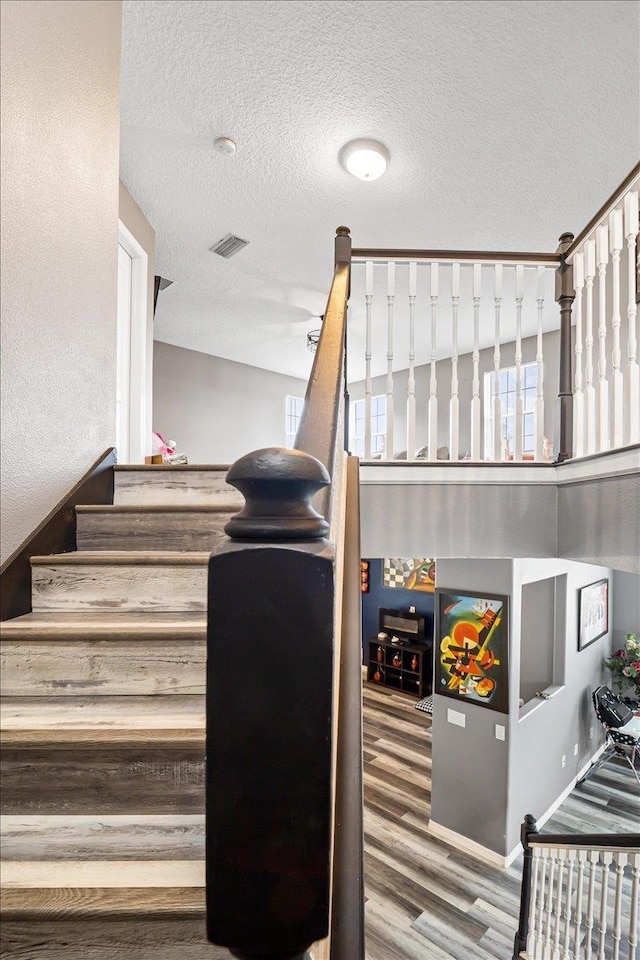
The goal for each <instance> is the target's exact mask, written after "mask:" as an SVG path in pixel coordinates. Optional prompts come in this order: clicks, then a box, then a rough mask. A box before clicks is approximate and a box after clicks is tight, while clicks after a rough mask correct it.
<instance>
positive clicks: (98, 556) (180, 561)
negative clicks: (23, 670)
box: [31, 541, 226, 567]
mask: <svg viewBox="0 0 640 960" xmlns="http://www.w3.org/2000/svg"><path fill="white" fill-rule="evenodd" d="M223 545H226V541H224V542H223V544H221V545H220V546H219V547H218V549H220V550H221V549H222V546H223ZM212 552H213V551H211V550H209V551H206V552H204V551H198V552H191V551H186V550H185V551H179V550H166V551H165V550H77V551H74V552H73V553H53V554H51V555H49V556H42V557H31V565H32V566H47V567H48V566H72V565H76V564H77V565H79V566H80V565H81V566H90V565H98V566H117V565H119V564H125V565H129V566H130V565H137V566H158V567H160V566H167V567H172V566H183V567H186V566H192V567H197V566H206V564H207V562H208V560H209V557H210V556H211V553H212Z"/></svg>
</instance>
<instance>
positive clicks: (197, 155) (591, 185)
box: [121, 0, 640, 379]
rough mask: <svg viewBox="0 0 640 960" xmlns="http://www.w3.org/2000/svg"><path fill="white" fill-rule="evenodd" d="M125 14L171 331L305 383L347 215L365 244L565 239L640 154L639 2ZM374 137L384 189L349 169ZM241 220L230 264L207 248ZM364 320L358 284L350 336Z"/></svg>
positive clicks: (163, 2)
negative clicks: (230, 142)
mask: <svg viewBox="0 0 640 960" xmlns="http://www.w3.org/2000/svg"><path fill="white" fill-rule="evenodd" d="M124 8H125V9H124V36H123V72H122V87H121V101H122V103H121V106H122V110H121V117H122V137H121V154H122V161H121V177H122V180H123V182H124V183H125V184H126V186H127V187H128V188H129V190H130V192H131V193H132V195H133V196H134V197H135V199H136V200H137V201H138V203H139V204H140V206H141V207H142V209H143V210H144V211H145V212H146V214H147V216H148V218H149V220H150V221H151V222H152V224H153V226H154V227H155V229H156V232H157V244H158V247H157V249H158V260H157V269H158V272H160V273H161V274H162V275H163V276H165V277H169V278H170V279H172V280H174V281H175V283H174V285H173V286H171V287H170V288H169V289H167V290H165V291H164V292H163V293H162V294H161V295H160V299H159V302H158V312H157V316H156V337H157V339H160V340H164V341H166V342H168V343H173V344H177V345H180V346H183V347H188V348H190V349H193V350H200V351H203V352H206V353H212V354H215V355H218V356H221V357H227V358H229V359H232V360H238V361H242V362H244V363H249V364H253V365H255V366H260V367H265V368H267V369H271V370H277V371H280V372H283V373H289V374H293V375H298V376H305V377H306V376H307V375H308V372H309V368H310V354H309V353H308V352H307V351H306V349H305V334H306V332H307V331H308V330H310V329H312V328H313V327H314V326H317V325H318V324H317V322H315V323H314V321H313V319H312V318H313V317H314V316H317V315H318V314H320V313H322V312H323V310H324V302H325V298H326V294H327V290H328V286H329V282H330V277H331V271H332V257H333V235H334V231H335V227H336V226H337V225H338V224H346V225H348V226H349V227H350V228H351V231H352V236H353V240H354V243H355V245H357V246H381V245H384V246H399V247H408V246H417V247H440V248H456V247H457V248H472V249H473V248H476V249H477V248H480V249H482V248H484V249H496V248H497V249H512V250H516V249H520V250H522V249H529V250H552V249H555V246H556V242H557V237H558V235H559V234H560V233H561V232H563V231H564V230H572V231H574V232H577V231H578V230H579V229H580V228H581V227H582V226H584V224H585V222H586V221H587V220H588V219H589V218H590V216H591V215H592V214H593V213H594V212H595V210H596V209H597V207H598V206H599V205H600V204H601V203H602V202H603V201H604V200H605V199H606V197H607V196H608V194H609V193H610V192H611V191H612V190H613V189H614V188H615V186H616V185H617V184H618V182H619V181H620V180H622V178H623V177H624V176H625V174H626V173H627V172H628V171H629V169H630V168H631V167H632V166H633V164H634V163H635V162H636V161H637V158H638V153H639V152H640V150H639V122H640V107H639V53H638V28H639V6H638V3H636V0H604V2H599V0H562V2H559V0H524V2H521V0H471V2H467V0H453V2H445V0H431V2H430V0H393V2H386V0H331V2H327V0H189V2H186V0H177V2H174V0H145V2H141V0H126V2H125V4H124ZM222 135H226V136H230V137H232V138H233V139H234V140H235V141H236V143H237V146H238V151H237V154H236V155H235V157H227V156H222V155H220V154H218V153H216V151H215V150H214V148H213V140H214V139H215V138H216V137H218V136H222ZM361 136H371V137H375V138H377V139H380V140H382V141H383V142H384V143H385V144H386V145H387V147H388V148H389V150H390V152H391V163H390V166H389V169H388V171H387V173H386V175H385V176H384V177H383V178H382V179H381V180H378V181H376V182H375V183H363V182H360V181H357V180H355V179H353V178H352V177H351V176H349V174H347V173H345V172H344V171H343V170H342V168H341V167H340V165H339V163H338V159H337V158H338V152H339V150H340V148H341V147H342V145H343V144H344V143H345V142H347V141H348V140H351V139H353V138H355V137H361ZM229 231H231V232H233V233H236V234H238V235H239V236H241V237H244V238H246V239H248V240H250V245H249V246H248V247H247V248H246V249H245V250H244V251H242V252H241V253H239V254H238V255H237V256H236V257H235V258H234V259H232V260H230V261H227V260H223V259H220V258H219V257H217V256H215V255H214V254H212V253H210V252H209V250H208V248H209V247H210V246H211V245H212V244H213V243H214V242H215V241H217V240H218V239H219V238H220V237H222V236H223V235H224V234H226V233H227V232H229ZM359 289H360V284H359V283H356V284H355V285H354V293H355V294H358V291H359ZM362 317H363V306H362V302H361V297H360V296H356V297H354V300H353V307H352V310H351V320H350V322H351V324H352V325H353V327H354V330H355V334H356V336H355V339H356V341H361V340H362V325H363V319H362ZM399 336H402V333H401V331H400V333H399ZM465 336H466V335H465V334H464V332H463V335H462V338H461V348H462V349H465V348H468V345H469V344H468V340H467V339H465ZM420 343H422V341H420ZM440 346H441V347H442V349H443V350H444V349H445V347H446V344H444V343H442V344H440ZM423 349H424V355H422V352H423ZM426 349H427V345H426V339H425V340H424V344H423V346H420V345H419V356H418V360H421V359H425V358H426ZM358 352H359V351H358ZM355 354H356V351H352V354H351V358H352V359H351V360H350V375H351V379H356V378H360V377H361V376H362V371H363V364H362V360H361V359H360V358H359V357H357V356H356V355H355ZM382 359H383V358H381V361H382ZM397 365H398V366H406V362H404V363H402V362H398V363H397ZM378 368H380V369H381V368H382V367H381V365H376V369H378Z"/></svg>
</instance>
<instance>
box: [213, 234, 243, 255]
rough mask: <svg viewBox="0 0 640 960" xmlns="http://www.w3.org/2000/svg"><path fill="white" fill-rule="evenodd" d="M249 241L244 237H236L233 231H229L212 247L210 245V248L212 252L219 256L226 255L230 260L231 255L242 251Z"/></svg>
mask: <svg viewBox="0 0 640 960" xmlns="http://www.w3.org/2000/svg"><path fill="white" fill-rule="evenodd" d="M248 243H249V241H248V240H243V239H242V237H236V236H234V234H233V233H228V234H227V235H226V236H224V237H223V238H222V240H218V242H217V243H214V245H213V246H212V247H209V250H211V253H217V254H218V256H219V257H224V258H225V259H226V260H228V259H229V258H230V257H233V256H235V254H236V253H240V251H241V250H243V249H244V248H245V247H246V246H247V244H248Z"/></svg>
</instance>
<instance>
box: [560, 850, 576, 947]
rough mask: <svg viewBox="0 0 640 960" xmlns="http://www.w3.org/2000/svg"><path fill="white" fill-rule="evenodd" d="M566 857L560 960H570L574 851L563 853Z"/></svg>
mask: <svg viewBox="0 0 640 960" xmlns="http://www.w3.org/2000/svg"><path fill="white" fill-rule="evenodd" d="M565 854H566V857H567V889H566V893H565V897H564V933H563V937H562V944H563V946H562V960H571V952H570V949H569V945H570V943H571V897H572V896H573V863H574V860H575V855H576V852H575V850H567V851H565Z"/></svg>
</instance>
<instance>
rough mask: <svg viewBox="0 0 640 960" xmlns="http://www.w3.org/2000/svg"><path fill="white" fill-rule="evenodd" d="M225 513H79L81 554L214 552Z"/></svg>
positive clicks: (222, 536)
mask: <svg viewBox="0 0 640 960" xmlns="http://www.w3.org/2000/svg"><path fill="white" fill-rule="evenodd" d="M234 512H235V511H234V510H229V511H228V512H225V513H196V512H194V513H189V512H185V513H162V512H158V513H131V512H127V513H116V512H114V513H84V512H82V513H78V526H77V544H78V550H213V549H214V547H215V545H216V544H218V543H220V541H221V540H224V539H226V536H225V533H224V525H225V523H227V522H228V521H229V520H230V518H231V517H232V516H233V514H234Z"/></svg>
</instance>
